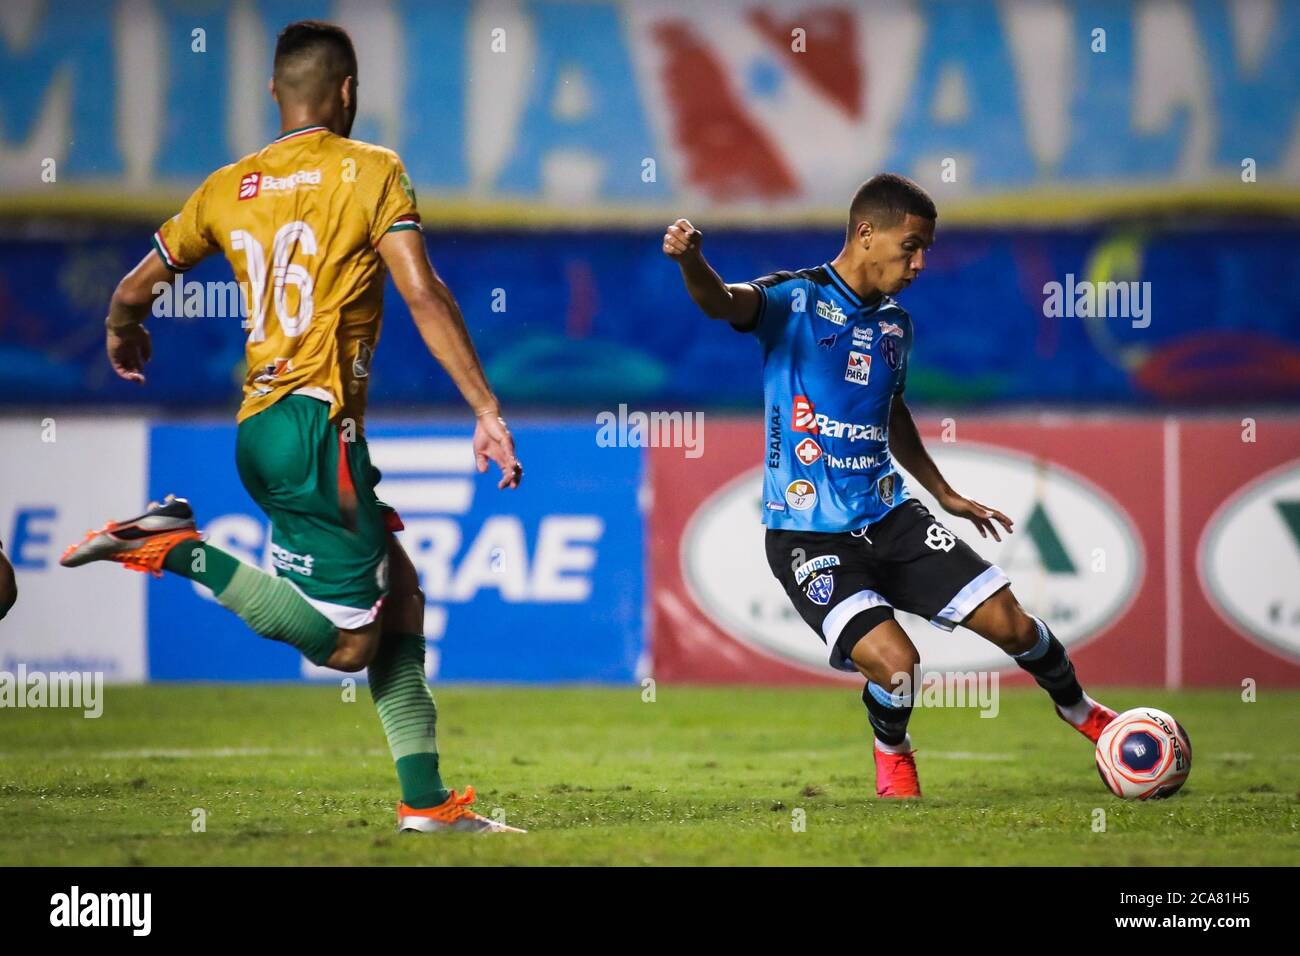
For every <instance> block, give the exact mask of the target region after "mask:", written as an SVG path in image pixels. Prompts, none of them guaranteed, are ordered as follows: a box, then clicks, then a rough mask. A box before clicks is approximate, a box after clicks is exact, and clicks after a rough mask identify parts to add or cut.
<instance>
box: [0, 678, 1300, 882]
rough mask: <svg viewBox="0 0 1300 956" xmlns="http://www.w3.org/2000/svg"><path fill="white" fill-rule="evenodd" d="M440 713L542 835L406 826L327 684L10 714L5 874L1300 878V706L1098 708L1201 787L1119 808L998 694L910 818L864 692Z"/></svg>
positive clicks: (493, 704)
mask: <svg viewBox="0 0 1300 956" xmlns="http://www.w3.org/2000/svg"><path fill="white" fill-rule="evenodd" d="M435 695H436V697H437V700H438V705H439V738H440V744H441V750H442V754H443V767H444V771H445V777H446V779H447V782H448V785H450V786H463V785H464V784H466V783H473V784H474V785H475V786H476V787H477V789H478V792H479V802H478V805H477V806H478V808H479V809H480V811H481V812H484V813H489V814H490V813H491V812H492V811H493V809H494V808H497V807H500V808H503V809H504V810H505V812H506V819H507V822H509V823H512V824H515V825H517V826H523V827H526V828H527V829H528V830H530V831H531V832H529V833H528V835H526V836H519V837H515V836H490V837H475V836H469V835H461V834H456V835H438V836H426V835H404V836H398V835H397V834H396V833H394V831H393V823H394V818H393V805H394V803H395V802H396V798H397V792H396V784H395V778H394V774H393V770H392V764H391V762H390V760H389V757H388V753H387V748H386V746H385V745H384V741H383V736H382V732H381V730H380V727H379V721H378V718H377V717H376V716H375V713H374V708H373V706H372V704H371V703H370V700H369V695H368V694H367V693H366V691H365V690H364V688H360V689H359V691H358V693H357V695H356V696H357V699H356V701H355V702H350V703H349V702H344V700H343V699H342V697H343V694H342V693H341V691H340V689H339V687H337V686H333V685H331V686H275V685H263V686H242V687H234V686H232V687H222V686H211V685H192V686H186V685H173V686H148V687H117V688H114V687H110V688H108V689H107V690H106V698H105V706H104V714H103V716H102V717H101V718H99V719H97V720H88V719H84V718H83V717H82V716H81V715H80V713H79V712H70V711H62V710H5V711H0V729H2V730H3V733H2V734H0V834H2V835H3V838H0V864H3V865H13V864H28V865H32V864H35V865H59V864H90V865H99V864H108V865H121V864H137V865H150V864H179V865H190V864H193V865H207V866H213V865H227V864H253V865H260V864H267V865H284V864H296V865H358V864H404V865H412V864H435V865H446V864H516V865H533V864H628V865H647V864H649V865H654V864H686V865H697V864H703V865H709V864H722V865H738V864H739V865H744V864H761V865H769V864H773V865H780V864H798V865H808V864H914V865H915V864H920V865H928V864H955V865H1016V864H1046V865H1055V864H1064V865H1073V864H1106V865H1125V866H1141V865H1148V864H1168V865H1188V866H1191V865H1207V864H1225V865H1226V864H1272V865H1292V866H1293V865H1296V864H1297V863H1300V792H1298V791H1300V754H1298V753H1297V747H1296V741H1297V740H1300V706H1297V705H1298V704H1300V693H1295V692H1289V693H1283V692H1272V693H1270V692H1268V691H1267V690H1264V691H1263V692H1261V694H1260V699H1259V701H1258V702H1255V703H1243V702H1242V701H1241V699H1240V696H1239V695H1238V694H1236V693H1233V692H1218V691H1216V692H1183V693H1169V692H1165V691H1160V690H1151V691H1136V690H1129V689H1113V690H1110V691H1108V692H1105V693H1101V692H1098V693H1097V696H1098V697H1100V698H1101V699H1104V700H1105V701H1107V702H1108V703H1109V704H1110V705H1111V706H1114V707H1116V708H1118V709H1120V710H1124V709H1126V708H1128V707H1132V706H1136V705H1140V704H1149V705H1151V706H1156V707H1160V708H1162V709H1165V710H1168V711H1170V712H1171V713H1173V714H1174V715H1175V716H1176V717H1177V718H1178V719H1179V720H1181V721H1182V722H1183V723H1184V725H1185V726H1186V727H1187V729H1188V731H1189V733H1190V735H1191V738H1192V744H1193V749H1194V763H1193V769H1192V776H1191V779H1190V781H1189V782H1188V784H1187V786H1186V787H1185V788H1184V790H1183V792H1182V793H1180V794H1179V795H1177V796H1176V797H1174V798H1173V799H1171V800H1167V801H1156V802H1151V803H1146V804H1142V803H1130V802H1124V801H1120V800H1118V799H1115V798H1114V797H1112V796H1110V795H1109V794H1108V793H1107V792H1106V791H1105V789H1104V788H1103V787H1102V784H1101V782H1100V781H1099V780H1098V778H1097V774H1096V771H1095V770H1094V768H1093V763H1092V751H1091V747H1090V746H1089V745H1088V743H1087V742H1086V741H1085V740H1084V739H1083V738H1082V737H1079V736H1078V735H1077V734H1075V733H1074V732H1073V731H1072V730H1070V729H1069V728H1068V727H1066V726H1065V724H1063V723H1062V722H1061V721H1060V720H1058V719H1057V718H1056V716H1055V715H1054V714H1053V712H1052V709H1051V706H1050V704H1049V703H1048V702H1047V700H1046V698H1045V697H1044V696H1043V695H1042V694H1041V693H1040V692H1038V691H1037V690H1035V689H1032V688H1030V689H1016V690H1004V691H1003V693H1002V698H1001V712H1000V714H999V716H997V717H996V718H994V719H982V718H980V717H979V716H978V713H977V712H976V711H974V710H968V709H964V710H958V709H950V710H941V709H928V710H927V709H918V710H917V711H916V712H915V714H914V716H913V719H912V733H913V737H914V740H915V743H916V746H917V749H918V751H919V754H918V762H919V766H920V771H921V783H922V786H923V788H924V790H925V794H926V796H925V799H924V800H923V801H920V802H898V803H895V802H886V801H878V800H876V799H875V797H874V790H873V771H872V765H871V757H870V752H869V750H868V738H867V726H866V715H865V712H864V710H863V708H862V705H861V703H860V702H859V701H858V700H857V698H856V695H855V694H854V693H853V691H852V690H833V689H832V690H821V689H818V690H777V689H762V688H748V687H736V688H700V687H677V686H672V685H666V684H664V683H662V682H661V683H660V684H659V686H658V688H657V694H656V697H657V699H656V700H655V701H654V702H653V703H647V702H643V701H642V699H641V698H642V692H641V688H640V687H639V686H631V687H627V688H611V687H595V688H589V687H565V688H522V687H474V686H451V687H435ZM1096 808H1102V809H1103V810H1105V832H1094V820H1095V818H1096V817H1095V814H1094V811H1095V809H1096ZM195 809H202V810H203V811H204V813H205V815H206V830H205V832H193V829H192V820H193V817H192V811H193V810H195ZM798 811H802V814H800V813H799V812H798ZM801 816H802V819H803V823H804V825H803V827H802V828H800V827H798V826H797V825H796V822H797V821H798V820H799V818H800V817H801Z"/></svg>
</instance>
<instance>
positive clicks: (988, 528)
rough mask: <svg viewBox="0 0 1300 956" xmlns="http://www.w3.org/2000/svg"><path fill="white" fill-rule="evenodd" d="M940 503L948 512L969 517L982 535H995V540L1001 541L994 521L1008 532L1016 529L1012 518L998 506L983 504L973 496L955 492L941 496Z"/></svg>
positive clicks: (960, 516)
mask: <svg viewBox="0 0 1300 956" xmlns="http://www.w3.org/2000/svg"><path fill="white" fill-rule="evenodd" d="M939 504H940V505H941V506H942V507H943V510H944V511H946V512H948V514H950V515H953V516H954V517H957V518H966V519H968V520H969V521H970V522H971V523H972V524H973V525H975V527H976V528H978V529H979V532H980V537H981V538H987V537H988V536H989V535H990V534H991V535H993V540H994V541H1001V540H1002V538H1001V536H1000V535H999V534H998V527H997V525H996V524H994V523H993V522H994V521H996V522H998V524H1000V525H1002V527H1004V528H1006V530H1007V534H1012V533H1014V531H1015V529H1014V528H1013V527H1012V526H1011V519H1010V518H1008V517H1007V516H1006V515H1004V514H1003V513H1002V512H1001V511H998V510H997V509H996V508H990V507H989V506H988V505H982V504H980V503H979V502H978V501H975V500H974V499H973V498H963V497H962V496H961V495H959V494H956V493H955V492H954V493H953V494H951V495H949V496H947V497H946V498H941V499H940V500H939Z"/></svg>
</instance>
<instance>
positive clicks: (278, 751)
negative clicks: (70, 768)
mask: <svg viewBox="0 0 1300 956" xmlns="http://www.w3.org/2000/svg"><path fill="white" fill-rule="evenodd" d="M340 755H348V756H365V757H379V756H388V751H387V750H375V749H370V750H324V749H320V748H290V747H164V748H158V749H153V748H143V749H140V750H90V751H87V750H51V751H48V752H46V753H42V754H39V756H40V757H42V758H44V759H71V758H77V759H86V760H94V759H99V760H153V759H173V760H207V759H210V758H217V759H221V758H227V757H336V756H340ZM28 756H32V754H23V753H14V752H12V751H10V752H0V760H7V759H12V758H14V757H28Z"/></svg>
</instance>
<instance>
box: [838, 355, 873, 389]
mask: <svg viewBox="0 0 1300 956" xmlns="http://www.w3.org/2000/svg"><path fill="white" fill-rule="evenodd" d="M870 378H871V356H870V355H867V354H866V353H865V352H850V353H849V364H848V367H847V368H845V369H844V381H846V382H856V383H857V384H858V385H866V384H867V382H868V381H869V380H870Z"/></svg>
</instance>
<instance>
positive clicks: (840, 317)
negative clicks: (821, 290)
mask: <svg viewBox="0 0 1300 956" xmlns="http://www.w3.org/2000/svg"><path fill="white" fill-rule="evenodd" d="M817 317H818V318H819V319H825V320H826V321H827V322H831V323H833V324H835V325H843V324H844V323H845V322H847V321H848V320H849V317H848V316H847V315H845V313H844V310H843V309H841V308H840V307H839V306H838V305H836V304H835V303H834V302H827V301H826V300H825V299H818V300H817Z"/></svg>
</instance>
